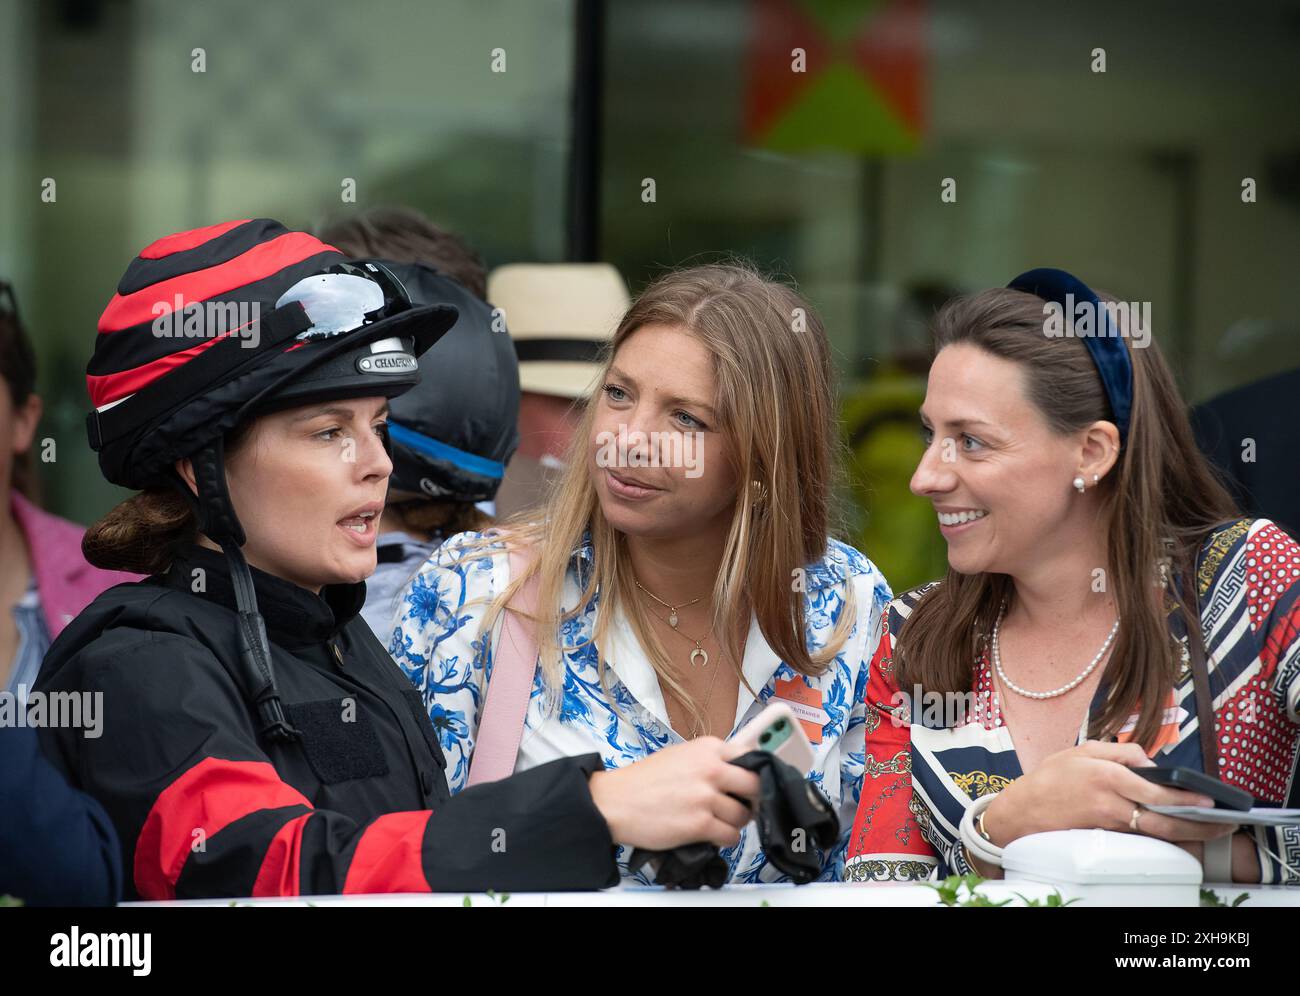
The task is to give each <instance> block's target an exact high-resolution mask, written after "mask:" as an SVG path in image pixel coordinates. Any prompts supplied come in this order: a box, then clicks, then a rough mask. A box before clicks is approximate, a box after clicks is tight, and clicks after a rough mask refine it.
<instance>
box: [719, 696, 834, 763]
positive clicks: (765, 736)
mask: <svg viewBox="0 0 1300 996" xmlns="http://www.w3.org/2000/svg"><path fill="white" fill-rule="evenodd" d="M732 745H733V747H734V748H737V749H736V750H735V756H736V757H739V756H740V755H741V754H747V753H748V752H749V751H751V750H765V751H769V752H770V753H772V754H775V755H776V756H777V757H779V758H780V759H781V760H782V761H784V762H785V763H786V764H789V765H791V766H792V767H794V768H796V769H798V771H799V773H800V774H802V775H807V774H808V772H810V771H811V770H812V766H813V761H814V759H815V755H814V753H813V748H812V744H811V743H809V741H808V734H806V733H804V731H803V726H802V724H800V722H799V720H798V718H796V716H795V714H794V710H793V709H791V708H790V707H789V706H788V705H786V704H785V703H784V702H774V703H772V704H771V705H769V706H768V707H767V708H766V709H764V710H763V711H762V712H760V713H759V714H758V715H757V716H755V717H754V718H753V719H752V720H750V721H749V722H748V723H746V724H745V726H744V727H743V728H742V729H741V730H740V732H739V733H737V734H736V738H735V739H734V740H733V741H732Z"/></svg>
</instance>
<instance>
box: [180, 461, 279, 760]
mask: <svg viewBox="0 0 1300 996" xmlns="http://www.w3.org/2000/svg"><path fill="white" fill-rule="evenodd" d="M190 462H191V464H192V465H193V467H194V484H195V487H196V488H197V489H198V495H197V496H196V495H195V494H194V492H193V491H191V490H190V489H189V486H188V485H186V484H185V482H184V481H183V480H180V479H179V475H177V482H178V483H179V484H180V486H181V488H182V489H183V491H184V493H185V494H186V495H187V496H188V497H189V498H190V500H191V503H192V504H193V506H194V511H195V514H196V515H197V517H198V524H199V529H200V531H202V533H203V535H205V536H207V537H208V539H210V540H212V541H213V542H214V543H216V544H218V545H219V546H220V547H221V551H222V553H224V554H225V555H226V561H227V562H228V563H229V565H230V580H231V584H232V585H233V586H234V589H235V607H236V609H237V615H238V620H239V664H240V672H241V677H242V678H243V683H244V694H245V696H246V697H247V698H248V700H249V701H250V702H251V703H252V704H253V705H254V706H255V707H256V709H257V715H258V719H259V720H260V728H261V733H262V736H263V737H265V738H267V740H269V741H271V742H275V743H288V742H290V741H293V740H298V739H301V737H302V734H301V733H300V732H299V731H298V730H296V729H295V728H294V727H293V725H292V724H290V723H289V721H288V719H287V718H286V717H285V714H284V706H283V704H282V703H281V702H280V693H279V690H278V689H277V688H276V685H275V673H274V672H273V671H272V668H271V646H270V643H269V642H268V640H267V638H266V624H265V622H264V621H263V619H262V614H261V612H259V611H258V608H257V590H256V588H254V586H253V575H252V572H251V571H250V570H249V569H248V561H247V560H245V559H244V551H243V550H242V549H240V547H242V546H243V544H244V541H245V539H246V537H245V535H244V527H243V526H242V525H240V522H239V517H238V516H237V515H236V514H235V506H234V504H233V503H232V502H231V500H230V489H229V487H228V486H227V483H226V463H225V446H224V444H223V441H222V439H221V438H220V437H218V438H217V439H216V440H214V441H213V442H211V443H209V444H208V445H207V446H205V447H204V448H203V449H201V450H200V451H199V452H197V453H195V454H194V455H193V456H192V457H191V458H190Z"/></svg>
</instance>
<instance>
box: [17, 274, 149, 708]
mask: <svg viewBox="0 0 1300 996" xmlns="http://www.w3.org/2000/svg"><path fill="white" fill-rule="evenodd" d="M0 374H2V375H3V381H4V385H3V387H2V388H0V508H3V509H5V511H6V514H4V515H0V563H2V564H4V571H3V572H2V573H0V607H3V609H4V611H3V612H0V689H4V690H5V691H8V692H11V693H13V694H14V695H15V696H17V698H18V699H19V700H20V701H21V700H24V699H25V698H26V692H27V690H29V689H30V688H31V687H32V686H33V685H34V684H36V675H37V673H38V672H39V670H40V666H41V658H43V657H44V656H45V651H46V650H48V649H49V646H50V643H51V642H52V641H53V640H54V638H55V637H57V636H58V635H59V633H60V632H61V631H62V629H63V627H64V626H66V625H67V624H68V623H69V622H70V621H71V619H72V617H73V616H75V615H76V614H77V613H78V612H80V611H81V610H82V609H83V608H85V607H86V606H87V605H88V604H90V602H91V600H92V599H94V597H95V596H96V595H98V594H99V593H100V592H101V591H103V590H104V589H105V588H108V587H111V586H112V585H115V584H119V583H121V582H123V581H134V580H136V575H134V574H125V573H122V572H120V571H104V570H100V569H99V568H98V567H92V566H91V565H90V564H88V563H87V562H86V558H85V557H83V556H82V555H81V536H82V534H83V533H84V532H85V530H84V529H82V528H81V526H78V525H77V524H76V523H73V522H68V521H67V520H66V519H61V518H59V517H58V516H55V515H51V514H50V513H48V512H45V511H43V510H42V509H41V508H40V506H39V505H38V504H37V502H36V497H37V481H36V472H35V461H34V459H33V454H32V448H33V443H34V441H35V439H36V426H37V424H38V423H39V422H40V420H41V398H40V395H38V394H37V393H36V354H35V352H34V351H33V349H32V344H31V341H30V340H29V339H28V338H27V333H26V330H25V329H24V328H23V325H22V320H21V319H20V318H19V315H18V303H17V300H16V299H15V297H14V293H13V288H12V287H11V286H10V285H9V284H8V283H6V282H4V281H0Z"/></svg>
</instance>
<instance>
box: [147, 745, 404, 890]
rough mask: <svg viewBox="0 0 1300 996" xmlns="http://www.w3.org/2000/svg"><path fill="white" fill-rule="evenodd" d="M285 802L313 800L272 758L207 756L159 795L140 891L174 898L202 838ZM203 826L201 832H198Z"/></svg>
mask: <svg viewBox="0 0 1300 996" xmlns="http://www.w3.org/2000/svg"><path fill="white" fill-rule="evenodd" d="M285 806H308V807H310V806H311V803H310V802H309V801H308V800H307V798H306V796H304V795H303V794H302V793H301V792H299V791H298V790H297V789H295V788H294V787H293V786H291V785H288V784H286V783H285V782H283V781H281V780H280V776H279V775H277V774H276V772H275V768H273V767H272V766H271V765H270V764H268V763H267V762H265V761H227V760H224V759H222V758H217V757H205V758H204V759H203V760H202V761H200V762H199V763H198V764H196V765H194V767H192V768H190V769H189V770H188V771H186V772H185V773H184V774H183V775H181V776H180V777H179V778H177V779H176V780H175V781H174V782H172V783H171V784H170V785H168V786H167V787H166V788H165V789H163V791H162V793H161V794H160V795H159V796H158V798H157V799H156V800H154V804H153V808H152V809H150V810H149V815H148V817H146V818H145V821H144V826H143V827H141V828H140V836H139V837H138V838H136V842H135V862H134V869H133V872H134V876H135V888H136V891H137V892H139V893H140V895H141V896H142V897H143V898H145V899H174V898H175V897H176V880H177V879H178V878H179V877H180V874H181V869H182V868H184V867H185V861H186V859H188V858H189V856H190V853H191V850H192V848H193V847H194V843H195V841H196V840H203V841H204V842H205V843H206V842H207V841H208V840H210V839H211V838H212V837H213V835H215V834H216V833H217V832H218V831H220V830H221V829H222V828H224V827H227V826H229V825H230V824H231V823H234V822H235V821H236V820H238V819H240V818H242V817H244V816H247V815H248V814H250V813H255V812H257V811H258V810H259V809H280V808H282V807H285ZM425 815H426V816H427V815H428V814H427V813H426V814H425ZM199 830H201V831H202V834H201V835H200V834H198V833H196V831H199ZM279 836H280V835H279V834H277V835H276V839H277V840H278V839H279ZM272 850H274V845H273V847H272ZM295 854H296V852H295ZM265 869H266V866H265V864H264V865H263V870H264V871H265ZM261 880H262V876H261V874H259V875H258V881H259V883H260V882H261Z"/></svg>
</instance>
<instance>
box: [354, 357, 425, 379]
mask: <svg viewBox="0 0 1300 996" xmlns="http://www.w3.org/2000/svg"><path fill="white" fill-rule="evenodd" d="M356 365H357V369H358V370H359V371H360V372H361V373H377V374H385V373H391V374H402V373H410V372H411V371H412V370H415V369H418V367H419V363H417V362H416V359H415V357H414V356H412V355H411V354H410V353H380V354H379V355H378V356H363V357H361V358H360V359H358V360H357V364H356Z"/></svg>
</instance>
